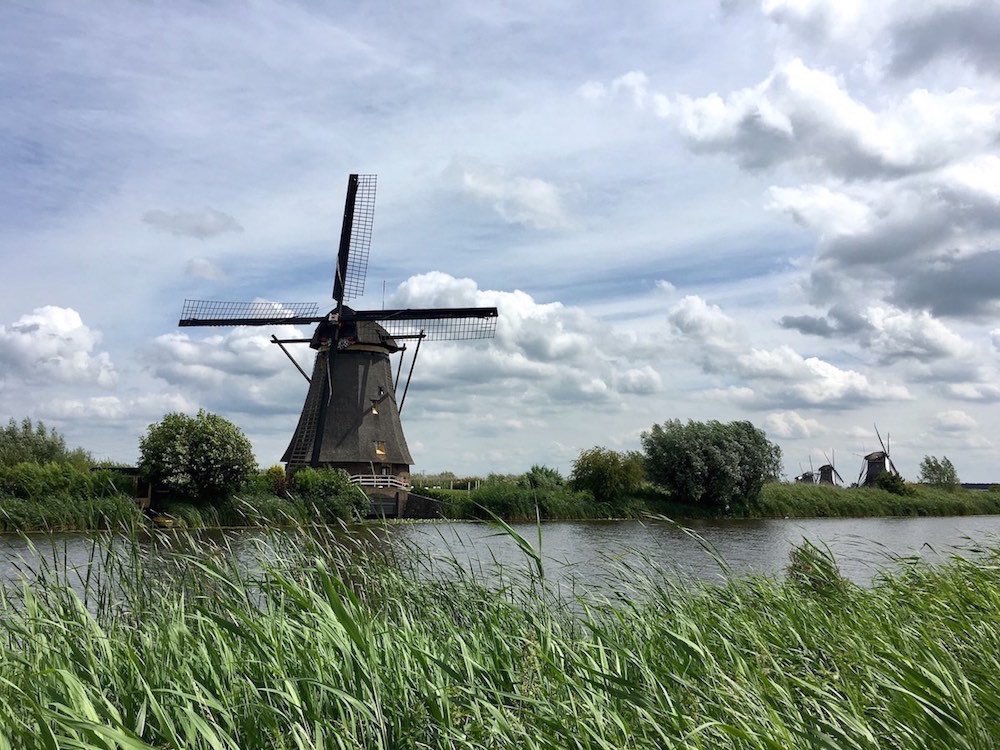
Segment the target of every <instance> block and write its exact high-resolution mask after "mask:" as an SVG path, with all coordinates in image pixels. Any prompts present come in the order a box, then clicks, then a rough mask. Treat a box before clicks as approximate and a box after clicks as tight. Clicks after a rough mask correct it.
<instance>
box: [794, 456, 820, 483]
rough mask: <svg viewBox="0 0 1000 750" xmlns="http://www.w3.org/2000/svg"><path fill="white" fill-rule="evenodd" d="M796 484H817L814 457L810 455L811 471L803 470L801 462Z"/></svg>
mask: <svg viewBox="0 0 1000 750" xmlns="http://www.w3.org/2000/svg"><path fill="white" fill-rule="evenodd" d="M795 483H796V484H816V472H815V471H813V459H812V456H811V455H810V456H809V471H802V463H801V462H799V475H798V476H797V477H795Z"/></svg>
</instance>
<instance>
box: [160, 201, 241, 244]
mask: <svg viewBox="0 0 1000 750" xmlns="http://www.w3.org/2000/svg"><path fill="white" fill-rule="evenodd" d="M142 221H143V222H144V223H145V224H148V225H149V226H151V227H153V228H154V229H158V230H160V231H161V232H167V233H169V234H172V235H175V236H177V237H194V238H195V239H199V240H207V239H209V238H211V237H216V236H218V235H220V234H225V233H226V232H242V231H243V227H242V226H241V225H240V223H239V222H238V221H236V219H235V218H234V217H232V216H230V215H229V214H227V213H224V212H222V211H217V210H216V209H214V208H202V209H199V210H196V211H184V210H179V211H164V210H162V209H158V208H156V209H151V210H149V211H147V212H146V213H144V214H143V215H142Z"/></svg>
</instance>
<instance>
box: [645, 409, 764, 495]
mask: <svg viewBox="0 0 1000 750" xmlns="http://www.w3.org/2000/svg"><path fill="white" fill-rule="evenodd" d="M642 446H643V449H644V450H645V453H646V471H647V474H648V477H649V479H650V481H652V482H654V483H656V484H659V485H661V486H662V487H664V488H666V489H667V490H669V491H670V492H671V493H672V494H673V495H674V496H675V497H676V498H677V499H678V500H680V501H683V502H687V503H691V504H693V505H706V506H711V507H714V508H718V509H720V510H722V511H724V512H731V511H735V512H742V511H744V510H745V509H746V508H748V507H750V506H751V504H752V503H753V502H754V501H755V500H756V499H757V497H758V495H759V494H760V491H761V488H762V487H763V486H764V484H765V482H768V481H773V480H774V479H776V478H777V477H778V475H779V473H780V472H781V449H780V448H779V447H778V446H777V445H774V444H773V443H771V442H770V441H769V440H768V439H767V437H766V436H765V434H764V432H763V430H759V429H757V428H756V427H754V426H753V425H752V424H751V423H750V422H729V423H727V424H723V423H722V422H718V421H715V420H712V421H710V422H694V421H690V420H689V421H688V423H687V424H686V425H685V424H683V423H682V422H681V421H680V420H678V419H671V420H667V421H666V422H664V423H663V424H662V425H656V424H654V425H653V427H652V428H651V429H650V430H649V432H644V433H642Z"/></svg>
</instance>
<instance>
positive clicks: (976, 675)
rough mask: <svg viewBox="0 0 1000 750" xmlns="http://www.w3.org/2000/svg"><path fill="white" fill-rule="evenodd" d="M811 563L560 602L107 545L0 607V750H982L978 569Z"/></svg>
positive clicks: (990, 708) (349, 553)
mask: <svg viewBox="0 0 1000 750" xmlns="http://www.w3.org/2000/svg"><path fill="white" fill-rule="evenodd" d="M365 550H367V551H365ZM412 554H414V551H413V550H410V551H407V554H406V555H405V556H403V558H402V559H409V557H410V556H411V555H412ZM824 554H825V553H823V552H822V551H820V550H816V549H815V548H804V549H802V550H800V551H799V552H798V553H797V554H796V555H795V557H794V560H793V571H792V575H790V577H789V579H788V580H772V579H765V578H752V579H744V580H729V581H727V582H725V583H724V584H722V585H714V586H712V585H691V586H683V585H680V584H678V583H676V582H674V581H673V579H670V578H666V577H663V576H660V575H659V574H652V575H648V574H647V573H648V572H649V571H640V570H631V571H629V570H622V571H621V572H620V573H619V574H618V575H619V578H620V581H619V583H620V594H619V595H617V596H615V597H613V599H612V600H611V601H607V600H601V599H597V598H588V599H580V600H578V601H575V602H572V603H569V604H567V603H566V602H565V601H561V600H559V599H557V598H555V597H553V596H552V595H551V591H550V590H549V589H548V588H547V586H548V584H546V583H545V580H546V579H544V578H542V577H541V573H542V571H541V570H536V569H535V568H534V567H530V568H527V572H525V573H524V574H523V576H522V577H520V578H519V577H516V576H514V575H513V574H511V573H508V578H507V580H506V581H505V582H504V585H502V586H500V587H496V586H490V587H487V586H486V585H484V583H483V582H482V581H477V580H476V579H475V578H473V577H472V576H470V575H469V574H467V573H463V572H462V570H461V568H460V566H458V565H456V566H454V568H453V569H450V570H448V571H446V573H442V574H440V575H434V574H433V573H432V572H430V571H427V570H424V571H421V572H420V574H419V575H415V573H414V571H413V570H410V569H407V567H406V566H405V565H403V564H402V563H401V562H400V561H399V560H397V559H396V558H395V556H394V553H393V549H392V548H378V547H375V546H371V547H366V548H363V549H361V550H359V549H357V548H356V547H355V548H351V549H348V548H345V547H344V546H342V544H341V543H340V542H339V541H338V540H337V538H336V537H335V536H334V535H332V534H328V533H326V532H323V531H320V530H316V531H314V532H313V533H312V534H302V535H300V536H293V537H291V538H289V537H276V538H275V540H274V542H273V543H271V544H269V545H265V546H262V547H261V548H260V549H259V550H258V553H257V555H256V556H255V558H254V560H252V561H250V562H252V564H250V565H249V566H248V561H247V560H246V559H245V558H244V560H243V562H242V563H241V564H240V565H237V564H235V563H234V562H232V558H231V557H230V556H229V555H228V554H227V553H226V551H225V550H218V549H198V548H197V547H196V546H195V547H193V548H192V547H191V546H190V545H189V546H188V548H187V549H186V550H184V551H170V550H167V551H163V550H159V551H157V552H156V553H155V554H151V553H150V552H149V551H148V550H147V549H145V548H143V547H142V546H141V545H139V544H138V543H137V542H135V541H134V540H132V541H129V540H125V541H121V540H119V541H118V542H117V543H115V544H103V545H98V546H96V547H95V550H94V558H95V564H94V566H93V569H94V570H99V571H100V573H97V574H87V573H81V574H80V575H75V574H73V573H72V572H70V571H67V570H66V569H65V568H64V566H63V565H62V563H61V562H60V561H59V560H58V559H57V560H56V561H55V562H53V563H50V564H46V565H41V566H40V567H39V568H38V569H37V570H35V571H33V573H32V575H34V576H35V577H36V582H35V583H34V584H33V585H25V586H23V587H21V588H14V589H9V588H8V589H7V590H5V592H4V594H3V598H2V601H0V608H2V610H0V611H2V617H0V747H2V748H28V749H30V748H151V747H152V748H178V749H179V748H185V749H186V748H195V749H196V748H205V749H206V750H208V749H209V748H211V749H212V750H219V749H220V748H223V749H229V748H232V749H236V748H240V749H242V750H248V749H250V748H408V747H421V748H426V747H432V748H482V747H487V748H624V747H629V748H663V747H675V748H769V749H776V748H991V747H996V746H997V745H998V744H1000V690H998V689H997V688H998V683H1000V554H998V553H997V552H992V553H989V554H987V555H986V556H984V557H982V558H981V559H977V560H974V561H973V560H963V559H955V560H954V561H952V562H951V563H950V564H948V565H945V566H943V567H940V568H929V567H924V566H921V565H910V566H908V567H906V568H905V569H904V570H902V571H901V572H899V573H897V574H896V575H893V576H889V577H886V578H885V579H884V580H881V581H880V582H879V583H877V585H875V586H874V587H873V588H871V589H861V588H858V587H855V586H853V585H851V584H848V583H846V582H843V581H839V580H838V579H837V577H836V568H835V563H834V561H832V560H829V559H828V558H825V557H824ZM248 570H249V571H251V572H247V571H248ZM831 582H833V583H835V584H836V585H827V584H830V583H831Z"/></svg>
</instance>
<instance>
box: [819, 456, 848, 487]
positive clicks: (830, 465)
mask: <svg viewBox="0 0 1000 750" xmlns="http://www.w3.org/2000/svg"><path fill="white" fill-rule="evenodd" d="M823 458H825V459H826V463H825V464H823V465H822V466H820V467H819V483H820V484H829V485H832V486H834V487H836V486H837V483H838V482H839V483H840V484H844V478H843V477H842V476H840V472H839V471H837V452H836V451H833V460H832V461H831V460H830V457H829V456H828V455H826V451H823Z"/></svg>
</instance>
